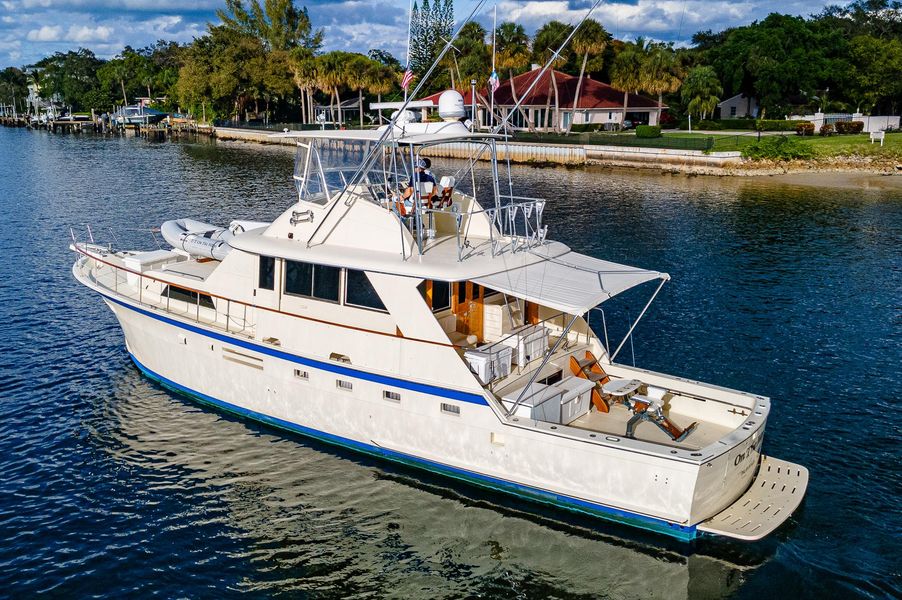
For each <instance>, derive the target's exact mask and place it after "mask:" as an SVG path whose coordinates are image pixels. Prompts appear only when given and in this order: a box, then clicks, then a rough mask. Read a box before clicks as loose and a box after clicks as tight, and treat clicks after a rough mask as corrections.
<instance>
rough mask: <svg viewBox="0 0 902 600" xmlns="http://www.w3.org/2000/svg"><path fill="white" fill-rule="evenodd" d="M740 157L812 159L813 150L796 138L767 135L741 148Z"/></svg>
mask: <svg viewBox="0 0 902 600" xmlns="http://www.w3.org/2000/svg"><path fill="white" fill-rule="evenodd" d="M742 155H743V156H745V157H746V158H753V159H762V158H764V159H771V160H793V159H799V158H812V157H813V156H814V150H813V149H812V148H811V145H810V144H808V143H807V142H803V141H802V140H800V139H799V138H797V137H793V136H787V135H769V136H766V137H762V138H761V139H760V140H759V141H757V142H755V143H754V144H749V145H748V146H746V147H745V148H743V150H742Z"/></svg>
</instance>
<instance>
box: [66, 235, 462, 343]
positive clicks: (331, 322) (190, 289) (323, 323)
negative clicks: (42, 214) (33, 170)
mask: <svg viewBox="0 0 902 600" xmlns="http://www.w3.org/2000/svg"><path fill="white" fill-rule="evenodd" d="M82 245H84V242H82ZM73 247H74V249H75V251H76V252H78V253H79V254H82V255H84V256H85V257H87V258H90V259H92V260H94V261H96V262H99V263H101V264H104V265H107V266H109V267H111V268H113V269H117V270H120V271H124V272H126V273H131V274H132V275H137V276H138V277H142V278H144V277H146V278H147V279H150V280H151V281H156V282H159V283H163V284H166V285H174V286H176V287H179V288H181V289H183V290H186V291H188V292H194V293H195V294H198V298H199V297H200V294H203V295H205V296H209V297H210V298H217V299H219V300H225V301H226V302H234V303H236V304H239V305H241V306H245V307H251V308H256V309H260V310H265V311H267V312H271V313H274V314H279V315H284V316H287V317H294V318H297V319H302V320H304V321H311V322H313V323H320V324H322V325H332V326H335V327H341V328H343V329H350V330H352V331H360V332H363V333H373V334H376V335H381V336H384V337H392V338H398V339H404V340H409V341H411V342H419V343H422V344H432V345H434V346H442V347H446V348H455V349H467V346H461V345H459V344H452V343H445V342H437V341H435V340H424V339H422V338H412V337H407V336H405V335H403V334H398V333H389V332H387V331H378V330H376V329H366V328H364V327H357V326H355V325H346V324H344V323H335V322H333V321H326V320H323V319H317V318H315V317H308V316H304V315H299V314H296V313H291V312H285V311H282V310H278V309H275V308H269V307H267V306H259V305H256V304H251V303H248V302H243V301H241V300H235V299H234V298H227V297H225V296H220V295H218V294H214V293H211V292H209V291H207V290H199V289H195V288H190V287H187V286H185V285H183V284H182V283H181V282H179V283H175V282H171V281H168V280H166V279H161V278H159V277H155V276H153V275H147V274H145V273H141V272H140V271H134V270H132V269H129V268H127V267H121V266H119V265H115V264H113V263H111V262H109V261H105V260H103V259H101V258H99V257H97V256H94V255H93V254H90V253H88V252H86V251H85V250H84V249H82V248H81V247H79V243H77V242H76V243H74V244H73ZM114 293H118V292H115V290H114ZM138 302H139V303H140V304H144V302H143V301H142V300H140V299H139V300H138Z"/></svg>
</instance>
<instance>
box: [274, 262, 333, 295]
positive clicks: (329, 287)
mask: <svg viewBox="0 0 902 600" xmlns="http://www.w3.org/2000/svg"><path fill="white" fill-rule="evenodd" d="M340 278H341V269H340V268H338V267H327V266H324V265H313V264H310V263H304V262H298V261H295V260H286V261H285V293H286V294H293V295H295V296H307V297H309V298H316V299H318V300H328V301H329V302H338V292H339V281H340Z"/></svg>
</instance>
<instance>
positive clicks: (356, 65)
mask: <svg viewBox="0 0 902 600" xmlns="http://www.w3.org/2000/svg"><path fill="white" fill-rule="evenodd" d="M372 62H373V61H372V60H370V59H369V58H367V57H366V56H364V55H362V54H355V55H353V56H352V57H351V59H350V60H348V61H347V62H346V63H345V83H347V85H348V87H349V88H351V89H352V90H357V109H358V110H359V111H360V128H361V129H363V90H364V89H365V88H367V87H369V83H370V68H371V66H370V63H372Z"/></svg>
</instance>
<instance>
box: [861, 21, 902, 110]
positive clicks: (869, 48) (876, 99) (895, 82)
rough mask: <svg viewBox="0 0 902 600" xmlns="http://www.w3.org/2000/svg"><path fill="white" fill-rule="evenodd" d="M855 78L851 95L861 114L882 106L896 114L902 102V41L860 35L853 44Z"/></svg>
mask: <svg viewBox="0 0 902 600" xmlns="http://www.w3.org/2000/svg"><path fill="white" fill-rule="evenodd" d="M849 60H850V62H851V63H852V67H853V68H852V77H851V81H850V85H849V90H848V93H849V96H850V98H851V99H852V100H853V102H854V104H855V106H856V110H857V111H858V112H860V111H865V112H870V111H871V110H873V109H874V107H875V106H877V105H878V104H880V103H883V104H884V105H886V107H887V109H888V112H890V114H895V113H896V109H897V108H898V106H899V101H900V100H902V41H900V40H899V39H890V40H882V39H880V38H876V37H872V36H869V35H859V36H857V37H855V38H852V40H851V41H850V43H849Z"/></svg>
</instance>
